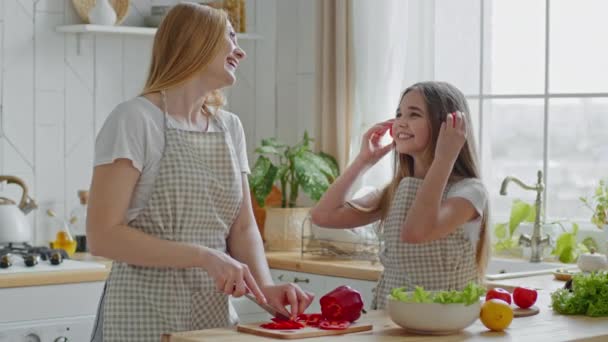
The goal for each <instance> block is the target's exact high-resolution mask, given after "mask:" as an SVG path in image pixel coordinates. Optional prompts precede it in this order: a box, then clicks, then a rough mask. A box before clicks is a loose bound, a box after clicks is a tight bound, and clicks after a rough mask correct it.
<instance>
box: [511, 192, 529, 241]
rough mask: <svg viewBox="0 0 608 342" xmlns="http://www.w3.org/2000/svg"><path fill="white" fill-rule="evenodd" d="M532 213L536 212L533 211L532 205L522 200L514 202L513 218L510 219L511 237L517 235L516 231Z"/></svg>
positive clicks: (512, 207)
mask: <svg viewBox="0 0 608 342" xmlns="http://www.w3.org/2000/svg"><path fill="white" fill-rule="evenodd" d="M530 211H534V210H533V209H532V205H530V204H528V203H526V202H524V201H520V200H514V201H513V205H512V206H511V216H510V218H509V235H510V236H513V233H515V230H516V229H517V227H518V226H519V224H520V223H522V222H523V221H524V220H525V219H526V218H528V217H529V216H530Z"/></svg>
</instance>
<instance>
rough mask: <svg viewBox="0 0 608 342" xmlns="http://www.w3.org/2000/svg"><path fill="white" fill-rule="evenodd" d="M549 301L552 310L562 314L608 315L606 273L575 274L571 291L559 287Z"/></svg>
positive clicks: (607, 276) (607, 274)
mask: <svg viewBox="0 0 608 342" xmlns="http://www.w3.org/2000/svg"><path fill="white" fill-rule="evenodd" d="M551 301H552V307H553V310H555V311H556V312H558V313H560V314H563V315H586V316H592V317H600V316H608V273H607V272H595V273H591V274H576V275H574V276H573V278H572V292H570V290H568V289H559V290H557V291H555V292H553V293H552V294H551Z"/></svg>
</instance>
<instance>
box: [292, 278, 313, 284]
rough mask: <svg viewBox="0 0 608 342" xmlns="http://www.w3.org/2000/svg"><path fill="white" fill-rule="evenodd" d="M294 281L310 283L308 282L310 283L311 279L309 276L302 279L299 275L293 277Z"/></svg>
mask: <svg viewBox="0 0 608 342" xmlns="http://www.w3.org/2000/svg"><path fill="white" fill-rule="evenodd" d="M293 282H294V283H306V284H308V283H310V279H308V278H302V279H300V278H298V277H295V278H293Z"/></svg>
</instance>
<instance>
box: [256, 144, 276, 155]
mask: <svg viewBox="0 0 608 342" xmlns="http://www.w3.org/2000/svg"><path fill="white" fill-rule="evenodd" d="M255 153H259V154H274V155H281V152H280V151H279V150H277V148H276V147H274V146H270V145H266V146H260V147H258V148H256V149H255Z"/></svg>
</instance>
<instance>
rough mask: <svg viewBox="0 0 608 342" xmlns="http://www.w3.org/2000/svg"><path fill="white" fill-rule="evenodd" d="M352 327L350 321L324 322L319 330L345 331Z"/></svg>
mask: <svg viewBox="0 0 608 342" xmlns="http://www.w3.org/2000/svg"><path fill="white" fill-rule="evenodd" d="M349 326H350V322H349V321H322V322H321V323H320V324H319V328H321V329H325V330H344V329H346V328H348V327H349Z"/></svg>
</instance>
